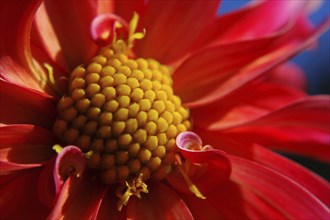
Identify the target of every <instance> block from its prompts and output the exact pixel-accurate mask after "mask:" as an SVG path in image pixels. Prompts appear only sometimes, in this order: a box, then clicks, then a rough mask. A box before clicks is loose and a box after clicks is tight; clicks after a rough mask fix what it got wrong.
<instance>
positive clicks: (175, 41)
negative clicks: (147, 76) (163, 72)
mask: <svg viewBox="0 0 330 220" xmlns="http://www.w3.org/2000/svg"><path fill="white" fill-rule="evenodd" d="M218 4H219V1H210V2H208V3H207V4H205V2H202V1H192V2H190V3H189V4H187V2H184V1H170V2H164V1H150V2H149V3H148V5H147V8H146V12H145V14H144V16H143V19H142V20H141V25H140V26H141V27H143V28H145V29H146V30H147V34H146V36H145V38H144V39H143V40H141V41H139V42H138V43H137V45H136V51H137V54H138V55H139V56H140V57H152V58H154V59H157V60H159V61H161V62H163V63H170V62H173V61H176V59H178V58H181V57H182V56H183V55H185V54H186V53H187V52H189V49H190V48H191V47H192V46H193V43H194V42H195V40H196V39H197V37H198V36H199V35H200V33H201V32H202V30H204V28H205V26H206V25H208V23H209V22H210V21H212V20H213V19H214V17H215V16H216V12H217V9H218ZM155 18H157V19H155ZM187 31H189V34H187V33H188V32H187ZM183 38H184V41H183V40H182V39H183Z"/></svg>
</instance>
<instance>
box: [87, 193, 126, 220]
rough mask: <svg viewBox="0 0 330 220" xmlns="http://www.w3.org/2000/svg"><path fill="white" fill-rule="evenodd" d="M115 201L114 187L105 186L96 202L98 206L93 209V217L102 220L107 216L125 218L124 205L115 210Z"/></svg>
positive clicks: (118, 219) (116, 198)
mask: <svg viewBox="0 0 330 220" xmlns="http://www.w3.org/2000/svg"><path fill="white" fill-rule="evenodd" d="M117 202H118V197H117V196H116V195H115V187H107V188H106V190H105V191H104V193H103V195H102V198H101V199H100V200H99V202H98V208H97V209H96V210H95V215H94V216H93V219H99V220H103V219H107V218H109V216H111V219H113V220H121V219H127V218H126V212H125V210H126V209H125V207H123V210H122V211H120V212H119V211H118V210H117ZM129 202H130V201H129Z"/></svg>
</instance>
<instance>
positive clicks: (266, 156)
mask: <svg viewBox="0 0 330 220" xmlns="http://www.w3.org/2000/svg"><path fill="white" fill-rule="evenodd" d="M253 152H254V154H253V159H254V161H257V162H259V163H262V164H264V165H266V166H267V167H269V168H271V169H273V170H276V171H278V172H280V173H281V174H284V175H285V176H287V177H289V178H290V179H292V180H294V181H295V182H297V183H299V184H300V185H301V186H303V187H304V188H306V189H307V190H308V191H310V192H311V193H313V194H314V195H315V196H316V197H317V198H318V199H320V200H321V201H322V202H323V203H325V204H326V205H327V206H330V197H329V196H328V195H327V194H326V193H324V192H330V186H329V183H328V182H326V181H325V180H324V179H322V178H320V177H319V176H317V175H315V174H314V173H313V172H311V171H309V170H307V169H306V168H304V167H303V166H301V165H299V164H297V163H295V162H293V161H291V160H288V159H287V158H285V157H283V156H280V155H278V154H275V153H274V152H272V151H270V150H267V149H266V148H264V147H261V146H255V147H254V148H253Z"/></svg>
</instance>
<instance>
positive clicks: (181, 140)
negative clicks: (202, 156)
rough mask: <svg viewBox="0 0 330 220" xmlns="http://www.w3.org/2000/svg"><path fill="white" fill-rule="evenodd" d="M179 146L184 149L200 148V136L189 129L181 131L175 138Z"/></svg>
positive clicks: (201, 146)
mask: <svg viewBox="0 0 330 220" xmlns="http://www.w3.org/2000/svg"><path fill="white" fill-rule="evenodd" d="M176 144H177V146H178V147H179V148H181V149H182V148H183V149H186V150H201V149H202V148H203V145H202V140H201V138H200V137H199V136H198V135H197V134H195V133H194V132H191V131H186V132H182V133H180V134H179V135H178V137H177V138H176Z"/></svg>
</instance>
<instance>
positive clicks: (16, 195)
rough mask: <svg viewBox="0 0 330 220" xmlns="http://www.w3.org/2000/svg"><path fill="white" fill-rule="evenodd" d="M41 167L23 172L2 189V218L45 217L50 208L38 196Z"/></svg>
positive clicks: (0, 202)
mask: <svg viewBox="0 0 330 220" xmlns="http://www.w3.org/2000/svg"><path fill="white" fill-rule="evenodd" d="M39 174H40V169H38V170H33V171H30V172H28V173H25V174H21V175H20V176H19V177H18V178H16V179H14V180H12V181H11V182H9V183H8V184H7V185H5V186H3V187H1V189H0V195H1V200H0V210H1V218H2V219H26V218H27V217H28V218H31V219H45V217H46V216H47V213H48V211H49V210H48V209H47V208H46V207H44V206H42V204H41V203H40V201H39V199H38V197H37V195H38V194H37V184H36V183H37V179H38V175H39Z"/></svg>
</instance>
